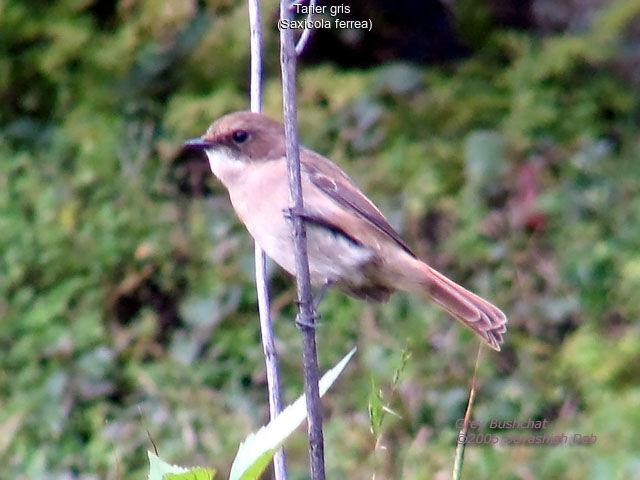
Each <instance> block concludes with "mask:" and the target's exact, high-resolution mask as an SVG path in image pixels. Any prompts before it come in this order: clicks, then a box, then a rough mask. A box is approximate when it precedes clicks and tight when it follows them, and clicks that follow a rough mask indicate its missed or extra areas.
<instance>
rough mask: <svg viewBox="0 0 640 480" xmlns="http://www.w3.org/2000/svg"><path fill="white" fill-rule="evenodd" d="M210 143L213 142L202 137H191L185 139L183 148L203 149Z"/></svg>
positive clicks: (210, 144)
mask: <svg viewBox="0 0 640 480" xmlns="http://www.w3.org/2000/svg"><path fill="white" fill-rule="evenodd" d="M212 145H213V144H212V143H211V142H210V141H208V140H205V139H203V138H202V137H196V138H192V139H190V140H187V141H186V142H184V147H185V148H196V149H204V148H209V147H211V146H212Z"/></svg>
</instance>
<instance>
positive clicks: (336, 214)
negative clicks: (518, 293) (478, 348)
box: [187, 112, 507, 350]
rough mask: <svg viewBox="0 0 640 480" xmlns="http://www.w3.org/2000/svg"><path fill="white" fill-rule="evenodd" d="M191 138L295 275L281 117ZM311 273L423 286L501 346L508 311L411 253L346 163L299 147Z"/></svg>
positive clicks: (369, 288) (353, 285) (327, 278)
mask: <svg viewBox="0 0 640 480" xmlns="http://www.w3.org/2000/svg"><path fill="white" fill-rule="evenodd" d="M187 145H189V146H191V147H196V148H202V149H204V150H205V152H206V153H207V156H208V158H209V163H210V165H211V170H212V171H213V173H214V174H215V175H216V176H217V177H218V178H219V179H220V181H221V182H222V183H223V184H224V185H225V187H226V188H227V190H228V191H229V196H230V198H231V202H232V204H233V207H234V209H235V210H236V213H237V214H238V216H239V217H240V220H242V222H243V223H244V225H245V226H246V227H247V230H249V233H250V234H251V235H252V236H253V238H254V239H255V241H256V242H257V243H258V245H260V246H261V247H262V249H264V251H265V252H266V253H267V255H269V256H270V257H271V258H272V259H273V260H274V261H275V262H276V263H278V264H279V265H280V266H281V267H282V268H284V269H285V270H287V271H288V272H289V273H291V274H295V271H294V270H295V267H294V265H295V262H294V253H293V246H292V245H293V244H292V238H291V230H290V225H289V223H288V221H287V215H286V211H287V209H288V207H289V191H288V188H289V186H288V176H287V166H286V159H285V137H284V129H283V126H282V125H281V124H280V123H278V122H276V121H275V120H272V119H270V118H268V117H265V116H263V115H260V114H256V113H249V112H237V113H232V114H229V115H227V116H225V117H222V118H221V119H219V120H218V121H216V122H215V123H214V124H213V125H211V127H209V129H208V130H207V132H206V133H205V134H204V135H203V136H202V137H200V138H197V139H193V140H191V141H189V142H187ZM300 162H301V175H302V192H303V202H304V211H303V212H302V216H303V218H304V219H305V221H306V225H307V245H308V254H309V268H310V272H311V281H312V282H313V283H314V284H317V285H322V284H325V283H331V284H332V285H335V286H336V287H338V288H340V289H341V290H343V291H344V292H346V293H347V294H349V295H352V296H355V297H357V298H361V299H364V300H368V301H378V302H379V301H386V300H387V299H388V298H389V296H390V295H391V293H393V291H394V290H404V291H409V292H415V293H420V294H422V295H426V296H427V297H428V298H430V299H431V300H433V301H434V302H435V303H437V304H438V305H439V306H440V307H442V308H443V309H444V310H445V311H447V312H448V313H450V314H451V315H452V316H454V317H455V318H457V319H458V320H461V321H462V322H463V323H464V324H465V325H466V326H467V327H469V328H470V329H471V330H473V331H474V332H475V333H476V334H478V335H479V336H480V338H482V340H484V341H485V342H486V343H487V344H488V345H489V346H490V347H491V348H493V349H495V350H500V344H501V343H502V340H503V334H504V333H505V332H506V323H507V319H506V317H505V315H504V313H502V312H501V311H500V309H498V308H497V307H496V306H494V305H492V304H491V303H489V302H488V301H486V300H484V299H483V298H481V297H479V296H477V295H475V294H474V293H472V292H470V291H468V290H466V289H465V288H463V287H461V286H460V285H458V284H456V283H455V282H453V281H452V280H450V279H448V278H447V277H445V276H444V275H442V274H441V273H439V272H437V271H435V270H434V269H432V268H431V267H429V266H428V265H427V264H426V263H424V262H422V261H421V260H419V259H418V258H416V256H415V255H414V254H413V253H412V252H411V250H410V249H409V247H407V245H406V244H405V243H404V242H403V240H402V239H401V238H400V236H399V235H398V233H397V232H396V231H395V230H394V229H393V227H391V225H390V224H389V222H388V221H387V220H386V219H385V217H384V216H383V215H382V213H381V212H380V211H379V210H378V209H377V208H376V206H375V205H374V204H373V203H372V202H371V201H370V200H369V199H368V198H367V197H366V196H365V195H364V194H363V193H362V192H361V191H360V189H359V188H358V187H357V186H356V185H355V183H354V182H353V181H352V180H351V179H350V178H349V177H348V176H347V174H346V173H344V172H343V171H342V170H341V169H340V167H338V166H337V165H336V164H334V163H333V162H331V161H330V160H329V159H327V158H325V157H323V156H321V155H319V154H317V153H315V152H313V151H311V150H308V149H305V148H301V149H300Z"/></svg>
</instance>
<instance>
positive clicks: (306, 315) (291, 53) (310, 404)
mask: <svg viewBox="0 0 640 480" xmlns="http://www.w3.org/2000/svg"><path fill="white" fill-rule="evenodd" d="M292 17H293V15H292V12H291V10H289V1H288V0H281V2H280V18H282V19H286V20H291V19H292ZM280 67H281V70H282V96H283V110H284V127H285V137H286V154H287V168H288V172H289V194H290V201H291V210H292V212H291V213H292V215H291V224H292V232H293V243H294V248H295V260H296V284H297V290H298V306H299V310H298V325H299V327H300V329H301V332H302V359H303V367H304V393H305V398H306V404H307V428H308V436H309V460H310V468H311V479H312V480H324V478H325V472H324V439H323V435H322V409H321V405H320V396H319V393H318V378H319V372H318V357H317V351H316V338H315V327H314V320H315V319H314V315H315V312H314V308H313V295H312V290H311V281H310V276H309V259H308V255H307V235H306V231H305V226H304V222H303V221H302V218H301V217H300V215H299V214H300V213H301V212H303V211H304V203H303V198H302V182H301V177H300V148H299V144H298V121H297V105H296V51H295V43H294V39H293V31H292V30H290V29H284V28H283V29H281V30H280Z"/></svg>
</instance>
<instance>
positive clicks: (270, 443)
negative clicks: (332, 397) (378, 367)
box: [229, 348, 356, 480]
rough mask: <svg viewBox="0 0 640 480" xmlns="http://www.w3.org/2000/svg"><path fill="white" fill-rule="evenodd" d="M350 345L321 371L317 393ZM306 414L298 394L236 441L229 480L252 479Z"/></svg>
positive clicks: (340, 366) (326, 387)
mask: <svg viewBox="0 0 640 480" xmlns="http://www.w3.org/2000/svg"><path fill="white" fill-rule="evenodd" d="M355 352H356V349H355V348H354V349H353V350H351V351H350V352H349V353H348V354H347V355H346V356H345V357H344V358H343V359H342V360H340V362H338V363H337V364H336V366H335V367H333V368H332V369H331V370H329V371H328V372H327V373H325V374H324V375H323V376H322V378H321V379H320V382H319V389H320V396H323V395H324V394H325V393H326V392H327V390H329V387H331V385H333V382H335V381H336V379H337V378H338V376H339V375H340V374H341V373H342V370H344V367H345V366H346V365H347V363H348V362H349V360H351V357H352V356H353V354H354V353H355ZM306 416H307V405H306V401H305V396H304V395H301V396H300V397H299V398H298V399H297V400H296V401H295V402H294V403H292V404H291V405H289V406H288V407H287V408H285V409H284V410H283V411H282V413H281V414H280V415H278V416H277V417H276V418H275V420H273V421H271V422H269V424H268V425H266V426H264V427H262V428H261V429H260V430H258V431H257V432H255V433H251V434H249V435H248V436H247V438H246V439H245V441H244V442H242V443H241V444H240V448H238V453H237V454H236V458H235V460H234V461H233V465H232V466H231V473H230V474H229V480H255V479H257V478H258V477H259V476H260V474H261V473H262V472H263V471H264V469H265V468H266V467H267V465H269V462H270V461H271V458H272V457H273V455H274V454H275V452H276V451H277V450H278V448H279V447H280V445H281V444H282V443H283V442H284V440H285V439H286V438H287V437H288V436H289V435H291V433H292V432H293V431H294V430H295V429H296V428H298V426H299V425H300V424H301V423H302V421H303V420H304V419H305V418H306Z"/></svg>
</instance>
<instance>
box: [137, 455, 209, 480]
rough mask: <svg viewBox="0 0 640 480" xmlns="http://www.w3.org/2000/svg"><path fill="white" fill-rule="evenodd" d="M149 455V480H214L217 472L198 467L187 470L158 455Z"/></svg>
mask: <svg viewBox="0 0 640 480" xmlns="http://www.w3.org/2000/svg"><path fill="white" fill-rule="evenodd" d="M147 453H148V455H149V480H212V479H213V477H214V475H215V470H211V469H209V468H202V467H196V468H192V469H190V470H189V469H187V468H184V467H180V466H178V465H171V464H170V463H167V462H165V461H164V460H162V459H161V458H160V457H158V456H157V455H155V454H153V453H151V452H147Z"/></svg>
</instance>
